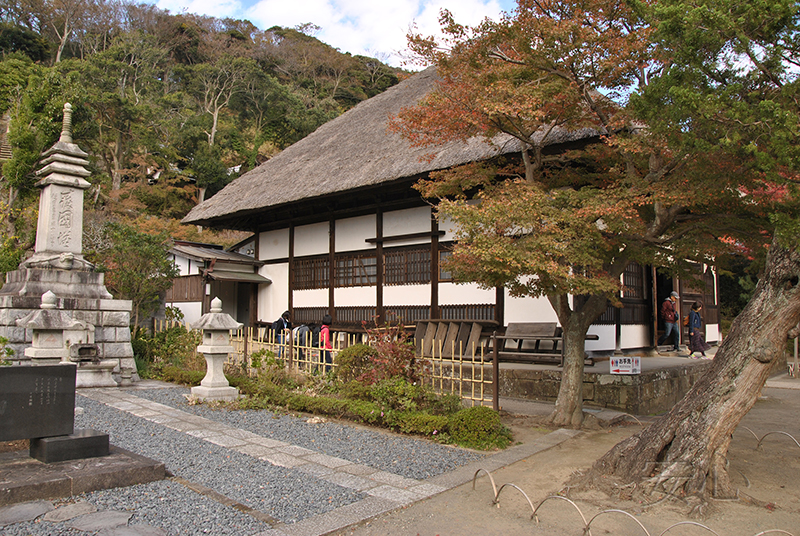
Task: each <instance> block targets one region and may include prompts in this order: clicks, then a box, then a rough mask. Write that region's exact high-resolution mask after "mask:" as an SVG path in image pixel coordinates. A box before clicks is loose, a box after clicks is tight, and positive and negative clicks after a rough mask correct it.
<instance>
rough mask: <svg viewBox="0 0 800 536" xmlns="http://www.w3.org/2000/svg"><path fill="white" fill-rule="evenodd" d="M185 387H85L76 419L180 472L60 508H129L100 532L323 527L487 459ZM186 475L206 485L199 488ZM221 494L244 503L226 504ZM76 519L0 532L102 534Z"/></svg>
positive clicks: (153, 535)
mask: <svg viewBox="0 0 800 536" xmlns="http://www.w3.org/2000/svg"><path fill="white" fill-rule="evenodd" d="M188 393H189V390H188V389H183V388H174V387H165V388H159V389H131V390H127V391H116V390H113V389H112V390H97V391H88V392H86V394H85V396H84V395H81V394H78V396H77V397H76V406H78V407H80V408H82V409H83V412H82V413H80V414H78V415H76V417H75V427H76V428H77V429H79V428H92V429H95V430H99V431H102V432H105V433H108V434H109V436H110V441H111V443H112V444H113V445H116V446H119V447H122V448H124V449H127V450H129V451H132V452H134V453H136V454H140V455H143V456H147V457H149V458H152V459H154V460H158V461H161V462H163V463H164V464H165V466H166V468H167V470H168V471H169V472H171V473H172V474H173V475H175V477H176V478H175V479H172V480H164V481H160V482H153V483H149V484H142V485H138V486H131V487H127V488H117V489H110V490H103V491H97V492H93V493H87V494H83V495H80V496H76V497H72V498H68V499H65V500H60V501H53V504H54V505H55V507H56V511H59V509H64V508H66V509H67V510H69V508H67V506H68V504H69V503H72V502H75V501H83V502H88V503H91V504H92V505H94V506H95V507H96V508H97V510H98V513H97V515H98V516H107V517H108V518H115V516H116V518H118V517H119V516H120V515H122V516H123V518H125V515H124V514H128V515H130V519H129V520H128V522H127V524H126V525H125V526H124V527H121V528H120V529H119V530H121V532H120V531H119V530H111V531H109V530H108V529H106V530H103V531H101V532H99V533H98V534H103V535H112V534H113V535H123V534H124V535H134V534H135V535H138V536H161V535H167V534H168V535H176V536H178V535H181V536H183V535H195V534H197V535H200V534H214V535H220V536H228V535H230V536H252V535H261V536H264V535H266V534H270V535H272V536H277V535H285V536H294V535H312V534H324V533H328V532H330V531H331V530H334V529H336V528H339V527H344V526H347V525H348V524H351V523H355V522H358V520H360V519H368V518H369V517H372V516H374V515H378V514H380V513H383V512H387V511H391V510H394V509H396V508H398V507H400V506H404V505H408V504H411V503H413V502H416V501H419V500H420V499H422V498H425V497H430V496H432V495H435V494H437V493H441V492H442V491H445V490H446V489H448V487H450V486H452V485H454V484H455V483H456V482H461V480H463V479H464V478H466V477H464V475H461V476H459V477H456V479H455V480H454V481H453V482H450V481H449V479H451V478H452V475H453V474H454V473H453V472H454V470H456V469H458V468H459V467H463V466H464V465H467V464H469V463H471V462H473V461H475V460H482V461H483V460H486V458H484V455H483V454H480V453H477V452H472V451H468V450H464V449H458V448H453V447H448V446H445V445H438V444H435V443H430V442H428V441H425V440H419V439H414V438H408V437H401V436H398V435H395V434H392V433H388V432H381V431H372V430H367V429H362V428H356V427H353V426H347V425H342V424H336V423H317V424H310V423H308V422H306V420H305V419H301V418H297V417H293V416H289V415H281V414H278V413H273V412H269V411H256V410H248V411H229V410H218V409H211V408H209V407H208V406H204V405H189V404H188V403H187V401H186V398H185V396H184V395H185V394H188ZM173 408H174V409H173ZM176 410H177V411H176ZM137 415H139V416H137ZM198 417H202V419H200V418H198ZM160 423H164V424H160ZM203 423H205V424H203ZM198 425H199V426H200V428H198ZM201 438H205V439H201ZM262 445H263V446H262ZM270 462H272V463H270ZM462 472H463V470H462ZM441 479H445V480H444V481H442V480H441ZM187 481H188V483H191V488H193V489H199V488H198V486H200V487H201V488H202V487H205V488H207V489H208V490H210V491H208V492H202V493H205V495H204V494H201V493H198V492H196V491H193V489H190V488H189V487H187V485H185V484H187ZM200 491H202V490H200ZM215 494H217V495H215ZM219 495H222V496H224V497H225V498H227V499H226V500H227V501H235V502H236V503H239V504H240V508H242V509H244V510H245V511H241V510H240V509H237V508H234V507H232V506H226V505H225V504H222V503H221V502H219V501H222V502H225V501H226V500H224V499H221V498H220V497H219ZM248 508H249V509H252V510H250V513H249V514H248V513H246V511H247V510H248ZM62 511H63V510H62ZM115 512H120V514H115ZM92 515H95V514H89V515H88V516H87V517H89V516H92ZM71 522H72V521H61V522H51V521H47V520H45V519H44V518H43V517H39V518H38V519H37V520H35V521H28V522H18V523H14V524H11V525H7V526H4V527H2V528H0V533H2V534H4V535H6V534H8V535H9V536H28V535H29V536H52V535H65V536H79V535H80V536H86V535H88V534H94V532H93V531H92V530H89V531H88V532H85V531H81V530H76V529H75V528H71V527H70V523H71ZM123 522H124V521H123ZM94 530H97V529H94Z"/></svg>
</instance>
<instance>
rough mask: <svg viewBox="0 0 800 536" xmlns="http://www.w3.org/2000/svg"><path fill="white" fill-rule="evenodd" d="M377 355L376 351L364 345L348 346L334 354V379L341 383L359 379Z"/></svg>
mask: <svg viewBox="0 0 800 536" xmlns="http://www.w3.org/2000/svg"><path fill="white" fill-rule="evenodd" d="M377 355H378V353H377V351H376V350H375V349H374V348H372V347H371V346H367V345H366V344H354V345H353V346H348V347H347V348H345V349H344V350H342V351H341V352H339V353H338V354H336V364H337V367H336V369H335V372H336V377H337V378H338V379H339V380H341V381H343V382H349V381H351V380H355V379H357V378H359V377H361V376H362V375H363V374H364V372H365V371H366V370H367V368H368V367H369V366H370V364H371V363H372V362H373V361H374V360H375V358H376V357H377Z"/></svg>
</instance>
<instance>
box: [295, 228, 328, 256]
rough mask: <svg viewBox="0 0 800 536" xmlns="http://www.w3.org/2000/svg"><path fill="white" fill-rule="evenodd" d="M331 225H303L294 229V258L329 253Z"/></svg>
mask: <svg viewBox="0 0 800 536" xmlns="http://www.w3.org/2000/svg"><path fill="white" fill-rule="evenodd" d="M329 245H330V224H329V223H328V222H322V223H314V224H312V225H301V226H300V227H295V229H294V256H295V257H303V256H305V255H319V254H322V253H328V250H329V249H330V248H329Z"/></svg>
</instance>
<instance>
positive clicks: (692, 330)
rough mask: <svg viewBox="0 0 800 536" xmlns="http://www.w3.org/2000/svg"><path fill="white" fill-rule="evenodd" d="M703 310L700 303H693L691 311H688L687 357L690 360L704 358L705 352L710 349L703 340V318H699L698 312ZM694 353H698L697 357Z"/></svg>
mask: <svg viewBox="0 0 800 536" xmlns="http://www.w3.org/2000/svg"><path fill="white" fill-rule="evenodd" d="M702 308H703V304H702V303H700V302H694V303H693V304H692V310H691V311H689V344H688V346H689V357H690V358H692V359H699V358H700V357H705V356H706V350H708V349H709V348H711V345H710V344H708V343H707V342H706V341H705V339H704V338H703V332H702V327H703V318H702V317H701V316H700V310H701V309H702ZM695 352H697V353H699V354H700V355H699V356H698V357H695V356H694V354H695Z"/></svg>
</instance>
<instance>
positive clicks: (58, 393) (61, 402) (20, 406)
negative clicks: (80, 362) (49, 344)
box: [0, 365, 76, 441]
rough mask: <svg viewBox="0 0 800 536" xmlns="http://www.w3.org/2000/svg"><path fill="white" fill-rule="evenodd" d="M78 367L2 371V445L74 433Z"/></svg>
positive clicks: (0, 394)
mask: <svg viewBox="0 0 800 536" xmlns="http://www.w3.org/2000/svg"><path fill="white" fill-rule="evenodd" d="M75 370H76V369H75V367H74V366H72V365H45V366H38V367H0V441H14V440H16V439H31V438H35V437H53V436H59V435H68V434H71V433H72V432H73V429H74V428H73V424H74V411H75Z"/></svg>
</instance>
